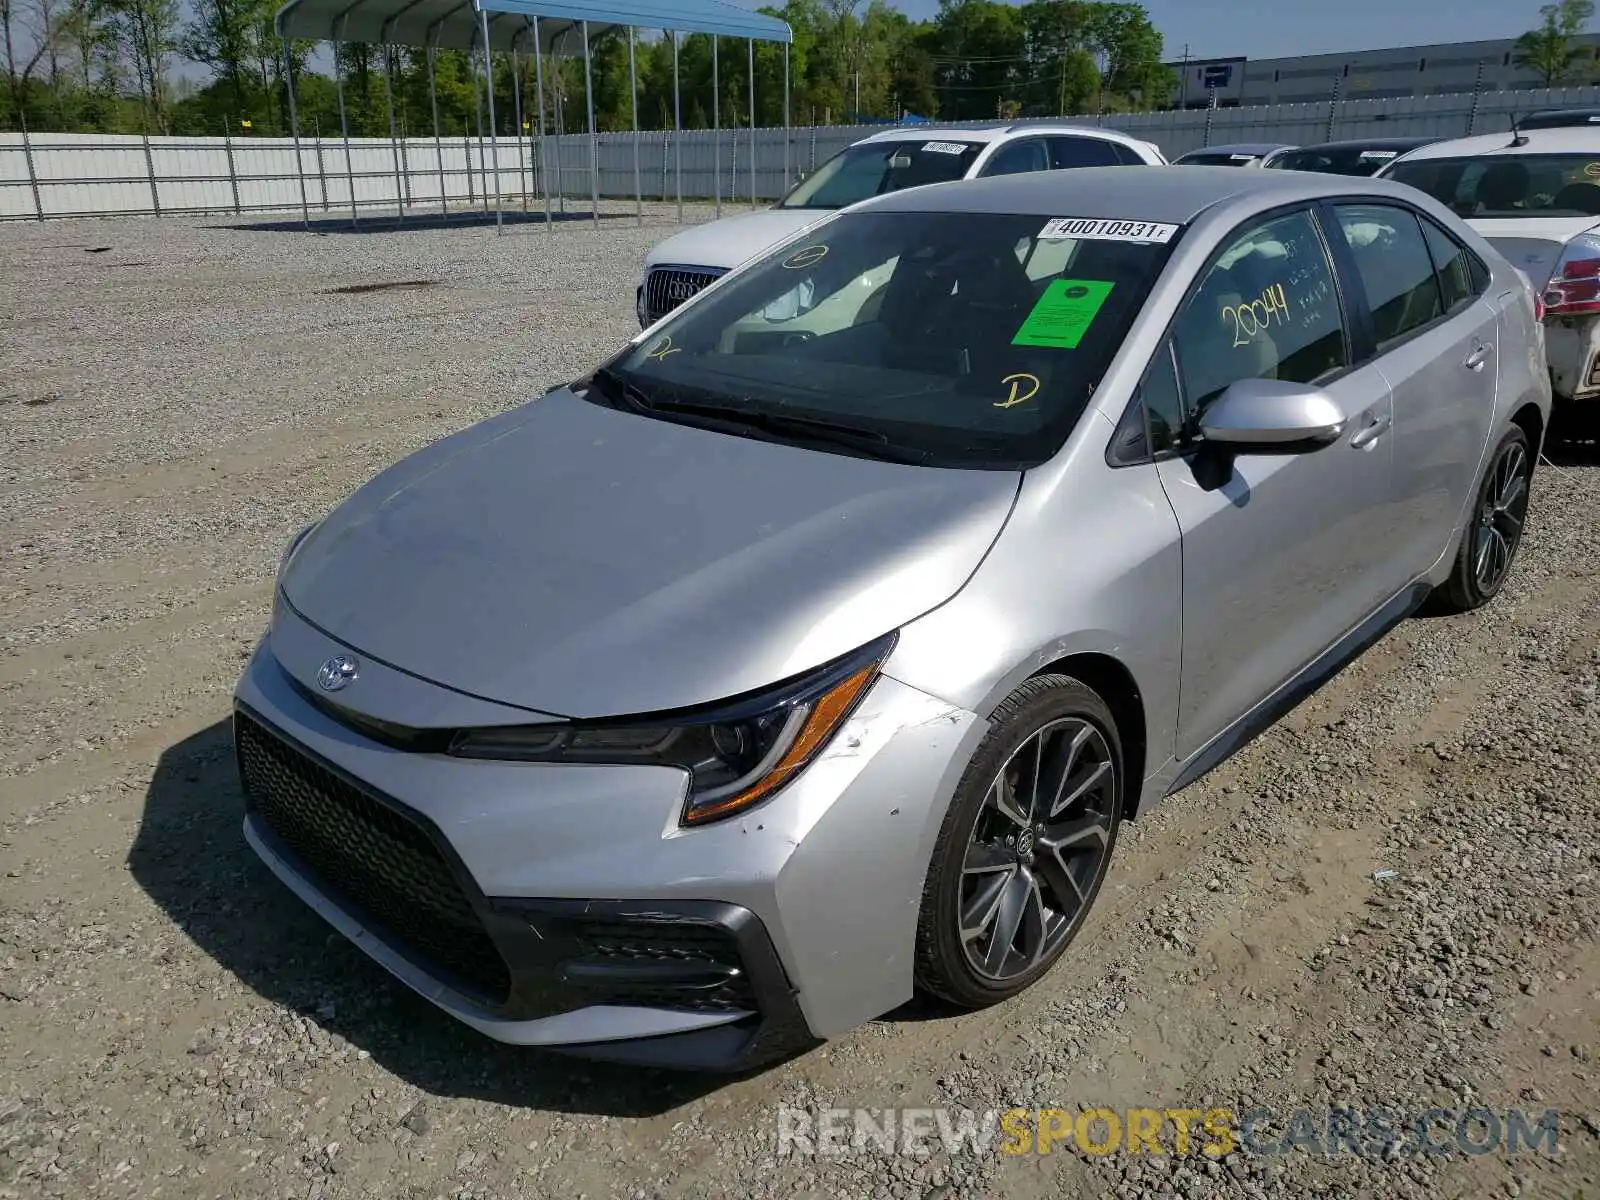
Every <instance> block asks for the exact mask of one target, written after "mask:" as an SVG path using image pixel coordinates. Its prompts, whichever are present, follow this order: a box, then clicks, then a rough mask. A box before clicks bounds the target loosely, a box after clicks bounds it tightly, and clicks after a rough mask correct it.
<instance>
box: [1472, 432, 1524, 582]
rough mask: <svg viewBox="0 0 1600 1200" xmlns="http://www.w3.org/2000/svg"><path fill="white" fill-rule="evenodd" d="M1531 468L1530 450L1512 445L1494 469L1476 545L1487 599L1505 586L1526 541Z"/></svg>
mask: <svg viewBox="0 0 1600 1200" xmlns="http://www.w3.org/2000/svg"><path fill="white" fill-rule="evenodd" d="M1529 465H1530V464H1529V459H1528V452H1527V450H1526V449H1525V448H1524V447H1523V446H1522V445H1521V444H1519V443H1517V442H1512V443H1511V444H1510V445H1508V446H1506V447H1505V449H1503V450H1502V451H1501V452H1500V456H1499V457H1498V458H1497V459H1495V462H1494V466H1493V467H1491V468H1490V472H1489V486H1488V487H1487V488H1486V489H1485V491H1484V497H1483V502H1482V503H1481V504H1480V505H1479V508H1478V522H1477V527H1476V530H1475V531H1474V535H1473V543H1472V572H1473V578H1474V580H1475V581H1476V582H1477V585H1478V591H1479V592H1480V593H1481V594H1483V595H1486V596H1487V595H1492V594H1493V593H1494V592H1496V591H1498V590H1499V588H1500V585H1501V584H1502V583H1504V582H1505V577H1506V573H1507V572H1508V571H1509V570H1510V569H1511V559H1512V557H1513V556H1514V555H1515V554H1516V551H1517V543H1518V542H1519V541H1520V540H1521V538H1522V526H1523V522H1524V521H1525V520H1526V519H1527V513H1528V476H1529V474H1530V471H1529Z"/></svg>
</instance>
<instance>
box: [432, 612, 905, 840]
mask: <svg viewBox="0 0 1600 1200" xmlns="http://www.w3.org/2000/svg"><path fill="white" fill-rule="evenodd" d="M895 639H896V635H895V634H892V633H891V634H888V635H887V636H885V637H882V638H879V639H878V640H877V641H875V642H873V643H871V644H870V645H868V646H864V647H862V648H861V649H860V650H858V651H856V652H855V653H854V654H849V655H846V656H845V657H844V658H841V659H837V660H836V661H834V662H832V663H829V664H828V665H827V666H825V667H821V668H819V669H818V670H816V671H813V672H811V673H809V674H807V675H805V676H803V677H801V678H799V679H795V680H791V681H790V682H788V683H785V684H780V685H778V686H777V687H775V688H770V689H767V690H765V691H763V692H761V693H759V694H757V695H753V696H747V697H743V698H741V699H738V700H731V701H727V702H725V703H722V704H718V705H714V706H711V707H708V708H704V709H697V710H692V711H683V712H679V713H670V714H662V715H661V716H660V717H639V718H635V719H632V720H628V721H611V722H605V723H603V724H602V723H591V722H585V721H573V722H568V723H565V724H561V725H513V726H504V727H496V728H488V729H465V730H461V731H460V732H458V733H457V734H456V735H455V736H454V737H453V738H452V739H451V742H450V753H451V754H454V755H458V756H460V757H463V758H494V759H505V760H513V761H518V762H563V763H613V764H629V763H631V764H649V765H656V766H670V767H679V768H681V769H682V770H685V771H687V772H688V773H689V798H688V800H687V801H686V802H685V804H684V809H683V823H684V824H685V825H703V824H705V823H706V822H708V821H715V820H719V819H720V818H722V817H728V816H732V815H733V814H734V813H737V812H742V811H744V810H745V809H747V808H749V807H750V806H751V805H753V804H757V803H759V802H760V801H762V800H765V799H767V798H768V797H770V796H772V795H774V794H775V793H776V792H777V791H778V790H779V789H780V788H782V787H783V786H784V784H786V783H788V782H789V781H790V780H791V779H793V778H794V777H795V776H796V775H798V774H799V773H800V772H801V771H802V770H803V769H804V768H805V766H806V765H807V764H808V763H809V762H811V760H812V759H813V758H815V757H816V755H817V752H818V751H820V750H821V749H822V747H823V746H825V745H826V744H827V743H828V740H829V739H830V738H831V737H832V736H833V735H834V734H835V733H836V732H837V731H838V729H839V726H840V725H842V724H844V721H845V718H847V717H848V716H849V715H850V714H851V712H853V711H854V710H855V706H856V704H857V703H858V702H859V701H860V700H861V697H862V696H864V695H866V693H867V689H868V687H870V686H871V684H872V681H873V680H874V679H876V678H877V676H878V668H879V667H880V666H881V665H882V664H883V661H884V659H885V658H887V657H888V655H889V651H890V650H892V649H893V648H894V643H895Z"/></svg>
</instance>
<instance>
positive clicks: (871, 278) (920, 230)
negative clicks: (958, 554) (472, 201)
mask: <svg viewBox="0 0 1600 1200" xmlns="http://www.w3.org/2000/svg"><path fill="white" fill-rule="evenodd" d="M1176 234H1177V226H1174V225H1153V224H1149V223H1146V222H1136V221H1112V220H1082V219H1054V220H1051V219H1048V218H1045V217H1040V216H1003V215H997V214H980V213H971V212H950V213H935V212H926V213H922V212H893V213H879V212H870V211H869V212H864V213H854V214H848V215H845V216H841V217H836V218H833V219H832V220H829V221H828V222H826V223H825V224H823V225H821V226H819V227H817V228H815V229H813V230H811V231H810V232H809V233H808V234H806V235H804V236H802V237H801V238H798V239H795V240H792V241H790V242H789V243H788V244H786V245H785V246H783V247H780V248H779V249H777V250H775V251H772V252H771V253H770V254H769V255H768V256H767V257H766V258H765V259H763V260H762V261H760V262H758V263H756V264H755V265H753V266H751V267H749V268H747V269H745V270H743V271H741V272H740V273H739V274H738V275H736V276H733V277H731V278H729V279H728V281H727V282H726V283H725V284H720V285H716V286H714V287H713V288H712V289H710V290H708V291H707V292H706V293H705V294H704V295H703V296H702V297H700V298H697V299H696V300H695V301H693V302H692V303H690V304H689V305H686V306H685V307H684V308H683V309H682V310H680V311H679V312H678V313H677V314H676V315H674V316H672V317H669V318H667V319H666V321H665V322H663V323H662V325H661V326H660V327H658V328H657V329H655V330H654V331H653V332H652V333H651V334H650V335H649V336H648V337H646V338H643V339H641V340H640V341H638V342H636V343H634V344H632V345H631V346H630V347H629V349H628V350H626V351H625V352H623V353H622V354H621V355H618V356H617V357H616V358H615V359H613V360H612V361H611V363H609V364H608V365H607V367H606V368H603V369H602V370H601V371H600V372H598V373H597V375H596V380H595V382H596V387H595V389H593V390H595V391H598V392H600V393H601V396H600V397H599V400H598V401H597V402H607V401H609V402H611V403H613V404H615V405H616V406H617V407H629V406H631V407H634V408H636V409H640V410H644V411H647V412H650V411H652V410H653V411H654V414H655V415H658V416H662V417H664V418H665V419H688V420H690V421H691V423H693V421H695V420H702V421H703V420H704V419H706V418H707V417H708V416H711V417H716V418H717V419H713V420H712V421H711V423H712V424H716V425H722V426H727V425H728V424H729V423H730V422H732V423H734V424H735V425H737V426H739V427H738V428H735V429H734V430H733V431H734V432H747V433H749V434H751V435H752V436H766V437H769V438H771V437H776V438H778V439H779V440H784V441H792V442H796V443H800V444H812V445H817V446H819V447H820V446H823V445H824V444H825V443H826V448H839V447H841V446H842V441H843V439H842V438H841V436H840V431H841V430H843V431H844V432H845V434H847V435H849V436H850V437H851V438H852V439H853V440H854V441H855V442H856V443H857V445H855V446H854V447H853V448H854V449H856V450H857V451H859V452H860V453H864V454H867V455H869V456H876V457H886V458H894V459H896V460H899V461H913V462H920V463H927V464H932V465H943V466H965V467H983V468H990V469H1002V468H1003V469H1021V468H1023V467H1027V466H1034V465H1037V464H1039V463H1041V462H1044V461H1045V460H1046V459H1048V458H1049V457H1050V456H1051V455H1052V454H1054V453H1055V451H1056V450H1057V449H1058V448H1059V447H1060V445H1061V443H1062V442H1063V441H1064V440H1065V439H1066V436H1067V434H1068V433H1069V432H1070V431H1071V429H1072V427H1073V425H1074V424H1075V423H1076V422H1077V420H1078V418H1079V416H1080V415H1081V414H1082V412H1083V410H1084V408H1085V406H1086V405H1087V403H1088V402H1089V399H1090V397H1091V396H1092V395H1093V394H1094V390H1095V387H1096V386H1097V385H1098V383H1099V381H1100V377H1101V375H1102V374H1103V373H1104V371H1105V369H1106V367H1107V366H1108V365H1109V364H1110V362H1111V359H1112V356H1113V355H1114V354H1115V353H1116V351H1117V349H1118V347H1119V346H1120V345H1121V344H1122V340H1123V338H1124V337H1125V336H1126V334H1127V331H1128V328H1129V326H1130V325H1131V323H1132V322H1133V319H1134V317H1135V316H1136V315H1137V313H1138V312H1139V310H1140V308H1141V306H1142V305H1143V303H1144V299H1145V297H1146V296H1147V295H1148V294H1149V291H1150V288H1151V286H1152V284H1153V283H1154V282H1155V279H1156V277H1157V276H1158V275H1159V273H1160V271H1161V268H1162V266H1163V265H1164V263H1165V261H1166V258H1167V255H1168V252H1169V250H1170V247H1171V244H1172V242H1173V241H1174V240H1175V236H1176ZM691 409H692V410H693V411H692V412H690V411H689V410H691ZM801 423H808V424H809V426H810V428H809V429H805V428H800V427H799V425H800V424H801ZM812 435H814V436H812ZM843 448H845V449H847V450H848V449H851V448H852V447H843Z"/></svg>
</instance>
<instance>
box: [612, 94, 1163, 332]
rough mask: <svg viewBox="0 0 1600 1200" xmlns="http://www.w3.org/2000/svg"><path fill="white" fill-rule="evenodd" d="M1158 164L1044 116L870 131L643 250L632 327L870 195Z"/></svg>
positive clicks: (1110, 137)
mask: <svg viewBox="0 0 1600 1200" xmlns="http://www.w3.org/2000/svg"><path fill="white" fill-rule="evenodd" d="M1166 161H1167V160H1166V157H1165V156H1164V155H1163V154H1162V153H1161V150H1160V149H1159V148H1158V147H1157V146H1156V145H1154V144H1153V143H1151V142H1145V141H1140V140H1139V139H1138V138H1134V137H1129V136H1128V135H1127V134H1125V133H1118V132H1117V131H1116V130H1114V129H1101V128H1099V127H1097V126H1086V125H1072V124H1068V123H1065V122H1062V121H1055V120H1047V119H1038V120H1030V121H1012V122H1008V123H1006V124H1003V125H983V126H955V127H944V128H938V127H930V126H921V127H918V128H904V127H897V128H894V129H890V130H886V131H885V132H883V133H875V134H873V135H872V136H871V137H869V138H863V139H862V140H861V141H859V142H856V143H855V144H854V145H852V146H848V147H846V148H845V149H844V150H841V151H840V152H839V153H838V154H836V155H834V156H833V157H832V158H830V159H829V160H828V161H827V162H825V163H823V164H822V165H821V166H820V167H818V168H817V169H816V171H814V172H813V173H812V174H811V175H810V176H809V177H807V178H805V179H803V180H801V181H800V182H799V183H798V184H796V185H795V186H794V187H793V188H792V189H790V191H789V194H788V195H786V196H785V197H784V198H783V199H782V200H780V201H778V203H777V204H776V205H775V206H774V207H772V208H767V209H762V210H759V211H757V212H751V213H742V214H740V215H739V216H736V217H724V218H723V219H722V220H720V221H711V222H708V223H707V224H704V225H696V226H694V227H693V228H692V229H686V230H684V231H683V232H682V233H678V234H674V235H673V236H672V237H669V238H668V239H667V240H666V241H664V242H662V243H660V244H659V245H658V246H656V247H655V248H654V249H653V250H651V251H650V253H649V254H647V255H646V256H645V260H644V278H643V279H642V280H640V282H639V288H638V292H637V294H636V296H635V300H634V306H635V309H636V311H637V312H638V316H639V324H640V326H641V327H648V326H651V325H653V324H655V323H656V322H657V321H658V320H660V319H661V318H662V317H664V316H666V314H667V313H669V312H671V311H672V310H673V309H675V308H676V307H678V305H680V304H682V303H683V302H684V301H685V300H687V299H689V298H690V297H691V296H693V295H695V294H696V293H697V292H699V291H700V289H701V288H704V287H706V286H707V285H708V284H710V283H712V282H713V281H714V280H716V279H718V278H719V277H720V276H722V275H725V274H727V273H728V272H729V271H731V270H732V269H733V268H734V267H736V266H738V265H739V264H740V263H742V262H744V261H745V260H746V259H748V258H750V257H752V256H753V255H756V254H759V253H760V252H761V251H763V250H765V249H767V248H768V247H769V246H773V245H776V244H777V243H778V242H781V241H783V240H784V239H785V238H787V237H789V236H790V235H791V234H794V233H797V232H799V230H801V229H802V228H804V227H805V226H807V225H809V224H811V222H813V221H818V220H821V219H822V218H823V217H825V216H827V215H828V214H829V213H833V212H837V211H838V210H839V209H841V208H848V207H849V206H850V205H852V204H855V203H856V202H857V201H860V200H866V199H869V198H870V197H872V196H881V195H883V194H884V193H885V192H896V191H899V190H901V189H902V188H908V187H916V186H918V185H919V184H925V183H948V182H950V181H952V180H956V179H976V178H978V177H980V176H989V175H1018V174H1022V173H1024V172H1027V171H1054V170H1062V169H1066V168H1070V167H1114V166H1157V165H1161V164H1164V163H1165V162H1166Z"/></svg>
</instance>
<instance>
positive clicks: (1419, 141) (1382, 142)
mask: <svg viewBox="0 0 1600 1200" xmlns="http://www.w3.org/2000/svg"><path fill="white" fill-rule="evenodd" d="M1438 140H1439V139H1438V138H1433V137H1374V138H1345V139H1343V140H1341V141H1337V142H1314V143H1312V144H1311V145H1308V146H1296V147H1295V149H1296V150H1314V151H1323V150H1414V149H1416V148H1417V147H1418V146H1426V145H1428V144H1429V143H1431V142H1436V141H1438Z"/></svg>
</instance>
